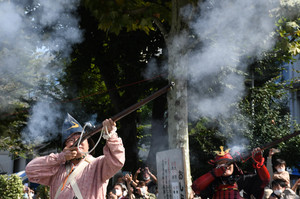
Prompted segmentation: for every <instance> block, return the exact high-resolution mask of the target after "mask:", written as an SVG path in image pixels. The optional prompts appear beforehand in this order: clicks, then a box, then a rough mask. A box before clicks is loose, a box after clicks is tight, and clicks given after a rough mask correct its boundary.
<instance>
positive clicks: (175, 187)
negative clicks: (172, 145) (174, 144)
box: [156, 149, 187, 199]
mask: <svg viewBox="0 0 300 199" xmlns="http://www.w3.org/2000/svg"><path fill="white" fill-rule="evenodd" d="M183 163H184V157H183V150H182V149H171V150H167V151H161V152H158V153H156V166H157V181H158V199H187V191H186V190H187V187H186V184H187V183H186V179H185V168H184V164H183Z"/></svg>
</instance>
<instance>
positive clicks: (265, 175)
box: [257, 165, 270, 188]
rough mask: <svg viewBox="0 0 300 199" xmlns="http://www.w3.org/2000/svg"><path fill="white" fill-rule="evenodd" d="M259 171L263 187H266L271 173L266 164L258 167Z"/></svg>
mask: <svg viewBox="0 0 300 199" xmlns="http://www.w3.org/2000/svg"><path fill="white" fill-rule="evenodd" d="M257 173H258V176H259V178H260V179H261V181H262V184H261V188H265V186H267V185H268V184H269V182H270V173H269V171H268V169H267V167H266V166H265V165H263V166H261V167H260V168H257Z"/></svg>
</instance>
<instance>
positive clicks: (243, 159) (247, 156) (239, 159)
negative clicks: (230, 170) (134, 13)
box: [226, 130, 300, 166]
mask: <svg viewBox="0 0 300 199" xmlns="http://www.w3.org/2000/svg"><path fill="white" fill-rule="evenodd" d="M299 134H300V130H298V131H294V133H291V134H288V135H286V136H283V137H282V138H279V139H277V140H274V141H273V142H270V143H267V144H265V145H263V146H262V147H260V149H261V151H264V150H266V149H269V148H271V147H274V146H275V145H277V144H279V143H281V142H284V141H287V140H289V139H291V138H293V137H296V136H297V135H299ZM253 156H254V154H252V153H251V152H247V153H245V154H240V153H238V155H237V156H235V157H234V158H233V159H232V160H229V161H228V162H227V163H226V166H229V165H230V164H233V163H237V162H241V163H245V162H247V161H248V160H249V159H250V158H251V157H253Z"/></svg>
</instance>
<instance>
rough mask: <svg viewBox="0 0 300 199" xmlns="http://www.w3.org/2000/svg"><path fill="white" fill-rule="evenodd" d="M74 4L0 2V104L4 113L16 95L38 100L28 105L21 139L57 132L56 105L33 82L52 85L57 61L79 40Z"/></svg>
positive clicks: (64, 0) (62, 0) (70, 0)
mask: <svg viewBox="0 0 300 199" xmlns="http://www.w3.org/2000/svg"><path fill="white" fill-rule="evenodd" d="M78 5H79V0H55V1H52V0H42V1H41V0H33V1H32V0H30V1H29V0H24V1H8V0H4V1H0V30H1V31H0V87H1V89H0V93H1V94H0V96H1V97H0V108H1V109H2V110H4V111H5V112H8V111H11V110H13V108H14V105H15V103H16V102H19V99H20V98H23V99H31V98H35V99H40V100H38V101H39V102H38V103H37V104H36V105H34V106H33V107H32V109H31V114H32V115H31V116H30V120H29V121H28V127H27V128H26V129H25V130H24V132H23V133H24V139H33V138H34V139H35V140H36V141H37V142H42V141H47V140H46V139H47V136H45V137H41V136H42V135H43V134H44V132H52V133H54V132H57V131H58V129H56V126H57V124H56V123H55V121H56V119H57V118H58V117H60V113H59V110H60V108H59V107H58V106H53V102H52V101H53V100H52V99H51V97H50V96H47V97H45V96H44V97H43V95H42V91H41V90H39V83H40V82H41V81H43V82H44V83H46V84H50V83H52V84H53V85H58V84H57V83H56V81H57V79H58V78H59V77H60V75H61V74H62V71H63V67H62V65H63V64H62V62H63V61H64V62H65V61H68V60H69V55H70V53H71V49H72V45H74V44H76V43H79V42H81V41H82V31H81V30H80V29H79V25H78V20H79V19H78V18H77V17H75V15H74V14H75V12H76V9H77V7H78ZM48 92H50V91H48ZM52 94H53V95H54V93H52ZM49 98H50V99H49ZM43 99H47V101H46V100H43ZM25 105H26V104H25ZM59 131H60V130H59Z"/></svg>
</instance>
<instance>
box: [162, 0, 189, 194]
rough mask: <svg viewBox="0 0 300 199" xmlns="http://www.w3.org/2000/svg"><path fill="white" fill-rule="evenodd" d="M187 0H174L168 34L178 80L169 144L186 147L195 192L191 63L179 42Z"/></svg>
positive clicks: (171, 95) (171, 96) (171, 97)
mask: <svg viewBox="0 0 300 199" xmlns="http://www.w3.org/2000/svg"><path fill="white" fill-rule="evenodd" d="M188 3H189V2H188V1H187V0H173V1H172V23H171V30H170V32H169V34H168V38H166V45H167V48H168V65H169V68H168V72H169V74H168V79H169V81H173V82H175V87H174V88H173V89H172V90H171V91H169V92H168V96H167V100H168V135H169V148H170V149H176V148H183V152H184V154H183V156H184V162H183V165H184V167H185V180H186V191H187V194H188V195H190V193H191V188H190V187H191V185H192V182H191V169H190V155H189V135H188V110H187V73H186V71H187V66H184V65H182V64H181V61H180V60H181V59H182V58H183V56H184V55H183V51H184V50H183V48H185V46H177V45H174V44H176V37H180V35H181V34H182V32H183V29H184V27H183V26H182V25H183V21H182V19H181V16H180V14H179V13H180V9H181V8H182V7H184V6H185V5H187V4H188Z"/></svg>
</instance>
